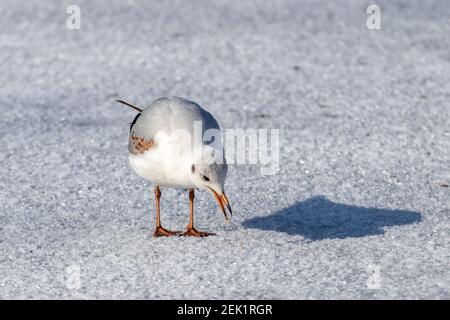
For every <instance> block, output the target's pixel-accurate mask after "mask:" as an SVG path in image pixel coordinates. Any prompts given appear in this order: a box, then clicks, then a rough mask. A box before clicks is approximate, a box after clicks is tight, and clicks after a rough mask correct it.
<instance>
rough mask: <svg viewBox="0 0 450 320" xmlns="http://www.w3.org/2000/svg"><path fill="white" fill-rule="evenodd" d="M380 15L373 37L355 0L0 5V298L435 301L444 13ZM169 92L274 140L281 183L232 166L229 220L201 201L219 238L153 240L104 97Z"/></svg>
mask: <svg viewBox="0 0 450 320" xmlns="http://www.w3.org/2000/svg"><path fill="white" fill-rule="evenodd" d="M377 2H378V4H379V5H380V6H381V19H382V30H377V31H369V30H367V28H366V17H367V15H366V12H365V11H366V7H367V5H368V4H369V2H367V1H347V0H345V1H344V0H342V1H279V2H277V4H275V2H272V1H233V2H232V3H230V2H229V1H226V0H220V1H206V0H204V1H189V2H186V1H181V0H178V1H164V2H163V1H154V2H150V1H95V2H94V1H78V4H79V5H80V8H81V29H80V30H69V29H67V28H66V19H67V17H68V14H67V13H66V7H67V5H68V4H69V2H60V3H57V2H55V1H20V2H18V1H11V0H9V1H8V0H3V1H1V2H0V12H2V18H1V19H0V112H1V126H0V139H1V152H0V163H1V166H0V180H1V184H0V298H3V299H6V298H191V299H206V298H225V299H235V298H282V299H303V298H307V299H314V298H326V299H333V298H358V299H360V298H369V299H380V298H392V299H399V298H440V299H444V298H447V299H448V298H450V289H449V288H450V268H449V261H450V260H449V258H450V235H449V230H450V229H449V227H450V188H448V187H444V186H442V185H445V184H447V185H448V184H450V171H449V170H450V113H449V109H450V51H449V48H450V37H449V34H450V20H449V17H450V7H449V6H450V3H449V2H448V1H426V2H425V1H377ZM165 95H177V96H183V97H186V98H190V99H192V100H194V101H196V102H198V103H200V104H201V105H203V106H205V107H206V108H207V109H208V110H209V111H211V112H212V113H213V114H215V115H216V117H217V118H218V119H219V121H220V122H221V125H222V127H224V128H280V130H281V159H280V161H281V162H280V171H279V173H278V174H276V175H273V176H262V175H261V174H260V170H259V168H258V167H257V166H245V165H240V166H233V167H231V168H230V170H229V177H228V180H227V194H228V195H229V198H230V200H231V202H232V205H233V209H234V222H233V224H232V225H226V224H225V223H224V221H223V217H222V216H221V213H220V212H219V210H218V209H217V206H216V205H215V203H214V200H213V198H212V196H211V195H209V194H204V193H198V194H197V198H196V200H197V201H196V210H197V216H196V222H197V227H198V228H199V229H201V230H209V231H214V232H217V233H218V234H219V235H218V236H217V237H211V238H207V239H191V238H170V239H152V238H151V233H152V229H153V226H154V214H153V212H154V202H153V199H152V195H153V192H152V189H151V186H150V185H149V184H148V183H147V182H145V181H143V180H142V179H140V178H139V177H138V176H136V175H135V174H134V173H133V172H132V171H131V169H130V168H129V166H128V163H127V135H128V130H129V127H128V123H129V122H130V121H131V120H132V119H133V116H134V113H133V112H132V111H131V110H128V109H126V108H123V107H122V106H120V105H118V104H116V103H115V102H114V100H115V99H118V98H122V99H125V100H128V101H130V102H133V103H135V104H137V105H145V104H148V103H150V102H151V101H152V100H153V99H155V98H157V97H159V96H165ZM187 201H188V199H187V195H186V194H185V193H181V192H179V191H176V190H165V189H163V190H162V219H163V220H162V221H163V225H164V226H166V227H168V228H173V229H174V228H178V229H182V228H183V227H184V226H185V224H186V222H187V220H188V203H187ZM77 268H79V270H80V274H79V278H78V276H77V274H76V273H77V272H76V270H77ZM74 270H75V271H74ZM372 270H378V271H379V272H378V274H377V273H375V274H373V273H371V272H372ZM74 277H75V278H74ZM374 277H376V278H377V279H378V280H379V281H378V284H376V285H375V287H374V286H373V281H375V282H376V281H377V279H375V278H374ZM78 280H79V282H78Z"/></svg>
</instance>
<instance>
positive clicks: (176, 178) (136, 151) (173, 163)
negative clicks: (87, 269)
mask: <svg viewBox="0 0 450 320" xmlns="http://www.w3.org/2000/svg"><path fill="white" fill-rule="evenodd" d="M119 102H121V103H124V104H127V105H129V106H131V107H133V108H134V109H136V110H138V111H141V112H140V114H138V115H137V116H136V117H135V119H134V120H133V122H132V124H131V128H130V138H129V162H130V166H131V167H132V168H133V170H134V171H135V172H136V173H137V174H138V175H139V176H141V177H143V178H144V179H146V180H148V181H150V182H152V184H153V185H155V187H156V189H155V192H156V194H157V204H158V208H157V220H159V197H158V193H159V194H160V191H159V187H160V186H161V187H172V188H182V189H190V198H191V197H192V199H190V200H191V201H193V197H194V189H202V190H208V191H211V192H212V193H213V194H214V196H215V198H216V200H217V202H218V203H219V205H220V207H221V208H222V211H223V213H224V215H225V218H226V219H227V220H228V217H227V214H226V211H225V206H226V207H228V209H229V211H230V214H231V207H230V205H229V202H228V199H227V197H226V195H225V193H224V184H225V178H226V175H227V170H228V167H227V164H226V162H225V157H224V152H223V147H222V145H221V143H218V141H217V137H216V140H214V145H213V144H212V143H211V142H210V141H203V139H202V137H203V135H204V134H205V132H207V131H208V130H212V131H213V133H214V132H216V133H217V132H219V133H220V127H219V124H218V123H217V121H216V119H215V118H214V117H213V116H212V115H211V114H210V113H209V112H208V111H206V110H205V109H203V108H202V107H201V106H199V105H198V104H196V103H195V102H192V101H189V100H187V99H183V98H178V97H173V98H159V99H157V100H155V101H154V102H153V103H151V104H150V105H149V106H148V107H147V108H145V109H143V110H140V109H139V108H137V107H134V106H132V105H130V104H128V103H126V102H124V101H121V100H119ZM196 128H198V129H199V130H198V132H197V130H196ZM196 134H197V135H199V136H196ZM219 140H221V139H220V137H219ZM192 210H193V209H191V216H192ZM191 227H192V229H194V228H193V225H192V226H191ZM158 228H162V227H161V226H160V225H159V226H158V221H157V230H158ZM162 229H163V228H162ZM163 230H165V229H163ZM194 230H195V229H194ZM165 231H168V230H165ZM188 231H189V226H188ZM195 231H196V230H195ZM185 234H186V233H185ZM155 235H157V234H156V231H155ZM160 235H161V234H160ZM162 235H168V234H162ZM186 235H192V234H186ZM204 235H209V233H203V234H200V236H204Z"/></svg>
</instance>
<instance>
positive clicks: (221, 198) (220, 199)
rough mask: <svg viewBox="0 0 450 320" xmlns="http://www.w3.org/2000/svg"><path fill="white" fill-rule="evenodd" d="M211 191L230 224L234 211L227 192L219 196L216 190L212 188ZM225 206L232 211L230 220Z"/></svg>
mask: <svg viewBox="0 0 450 320" xmlns="http://www.w3.org/2000/svg"><path fill="white" fill-rule="evenodd" d="M210 189H211V191H212V193H213V195H214V197H215V198H216V200H217V203H218V204H219V206H220V209H222V212H223V215H224V217H225V220H226V221H227V222H230V221H231V216H232V215H233V211H231V206H230V202H229V201H228V198H227V196H226V194H225V192H222V194H221V195H220V196H219V194H218V193H217V192H216V191H215V190H214V189H212V188H210ZM225 206H227V209H228V211H230V218H228V215H227V211H226V210H225Z"/></svg>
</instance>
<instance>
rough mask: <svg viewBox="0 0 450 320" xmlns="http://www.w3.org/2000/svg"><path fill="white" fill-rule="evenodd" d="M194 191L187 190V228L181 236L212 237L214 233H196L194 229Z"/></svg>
mask: <svg viewBox="0 0 450 320" xmlns="http://www.w3.org/2000/svg"><path fill="white" fill-rule="evenodd" d="M194 198H195V195H194V189H190V190H189V224H188V226H187V229H186V231H185V232H184V233H183V234H182V235H183V236H189V237H207V236H214V235H216V234H215V233H211V232H202V231H198V230H196V229H195V228H194Z"/></svg>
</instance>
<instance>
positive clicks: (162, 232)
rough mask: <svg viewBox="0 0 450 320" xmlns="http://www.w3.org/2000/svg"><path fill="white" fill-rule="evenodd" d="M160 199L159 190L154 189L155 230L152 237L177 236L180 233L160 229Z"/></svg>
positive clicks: (157, 188)
mask: <svg viewBox="0 0 450 320" xmlns="http://www.w3.org/2000/svg"><path fill="white" fill-rule="evenodd" d="M160 198H161V190H159V186H156V187H155V201H156V229H155V232H153V236H154V237H170V236H176V235H179V234H180V233H181V232H179V231H170V230H167V229H165V228H163V227H161V209H160V204H159V199H160Z"/></svg>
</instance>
